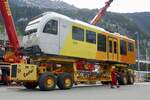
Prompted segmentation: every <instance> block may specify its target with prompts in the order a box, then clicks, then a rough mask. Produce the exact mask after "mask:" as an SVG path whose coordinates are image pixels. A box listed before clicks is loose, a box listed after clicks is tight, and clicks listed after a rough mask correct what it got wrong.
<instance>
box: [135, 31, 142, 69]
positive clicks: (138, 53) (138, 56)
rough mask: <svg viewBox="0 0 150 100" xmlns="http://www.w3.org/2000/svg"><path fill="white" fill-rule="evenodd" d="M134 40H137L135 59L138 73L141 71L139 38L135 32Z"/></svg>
mask: <svg viewBox="0 0 150 100" xmlns="http://www.w3.org/2000/svg"><path fill="white" fill-rule="evenodd" d="M135 34H136V38H137V39H136V40H137V58H138V71H140V70H141V68H140V36H139V33H138V32H136V33H135Z"/></svg>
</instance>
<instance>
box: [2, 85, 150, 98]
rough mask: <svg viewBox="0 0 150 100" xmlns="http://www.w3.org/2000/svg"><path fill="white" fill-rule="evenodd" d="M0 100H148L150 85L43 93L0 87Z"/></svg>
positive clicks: (79, 87) (92, 87) (90, 87)
mask: <svg viewBox="0 0 150 100" xmlns="http://www.w3.org/2000/svg"><path fill="white" fill-rule="evenodd" d="M0 100H150V83H138V84H135V85H129V86H121V87H120V88H118V89H117V88H115V89H111V88H110V87H109V86H103V85H97V86H78V87H74V88H72V89H71V90H58V89H56V90H54V91H48V92H43V91H39V89H37V90H32V91H31V90H27V89H25V88H24V87H16V86H12V87H3V86H0Z"/></svg>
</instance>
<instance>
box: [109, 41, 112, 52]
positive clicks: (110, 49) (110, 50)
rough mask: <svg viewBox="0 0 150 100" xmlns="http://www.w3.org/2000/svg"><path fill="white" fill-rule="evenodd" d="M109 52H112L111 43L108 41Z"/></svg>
mask: <svg viewBox="0 0 150 100" xmlns="http://www.w3.org/2000/svg"><path fill="white" fill-rule="evenodd" d="M109 52H112V41H111V40H109Z"/></svg>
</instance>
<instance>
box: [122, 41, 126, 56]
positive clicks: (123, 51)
mask: <svg viewBox="0 0 150 100" xmlns="http://www.w3.org/2000/svg"><path fill="white" fill-rule="evenodd" d="M120 54H121V55H127V43H126V41H124V40H121V41H120Z"/></svg>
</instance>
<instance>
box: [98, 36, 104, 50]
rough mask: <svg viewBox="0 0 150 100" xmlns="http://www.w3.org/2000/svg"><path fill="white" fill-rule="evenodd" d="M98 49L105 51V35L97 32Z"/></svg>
mask: <svg viewBox="0 0 150 100" xmlns="http://www.w3.org/2000/svg"><path fill="white" fill-rule="evenodd" d="M98 51H103V52H106V36H105V35H102V34H98Z"/></svg>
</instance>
